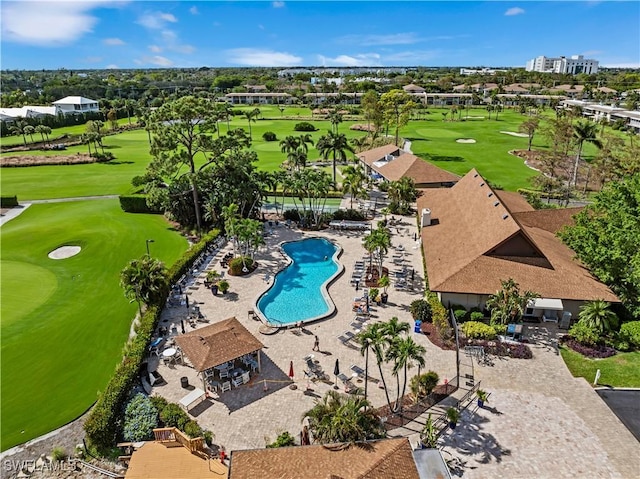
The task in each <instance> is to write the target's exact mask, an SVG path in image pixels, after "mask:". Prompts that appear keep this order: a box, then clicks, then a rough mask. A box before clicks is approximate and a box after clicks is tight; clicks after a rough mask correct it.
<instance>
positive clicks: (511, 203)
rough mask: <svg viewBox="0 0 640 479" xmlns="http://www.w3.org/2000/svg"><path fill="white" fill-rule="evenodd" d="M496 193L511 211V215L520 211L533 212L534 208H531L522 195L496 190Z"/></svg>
mask: <svg viewBox="0 0 640 479" xmlns="http://www.w3.org/2000/svg"><path fill="white" fill-rule="evenodd" d="M494 193H495V194H496V196H497V197H498V199H499V200H500V201H502V203H503V204H504V205H505V206H506V207H507V208H508V209H509V211H511V213H516V212H518V211H533V206H531V205H530V204H529V202H528V201H527V200H526V199H525V197H524V196H522V195H521V194H520V193H514V192H513V191H504V190H495V191H494Z"/></svg>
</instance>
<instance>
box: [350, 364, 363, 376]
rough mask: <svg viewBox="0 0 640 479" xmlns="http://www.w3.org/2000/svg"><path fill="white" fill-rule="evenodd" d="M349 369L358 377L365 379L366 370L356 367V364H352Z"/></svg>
mask: <svg viewBox="0 0 640 479" xmlns="http://www.w3.org/2000/svg"><path fill="white" fill-rule="evenodd" d="M349 369H351V370H352V371H353V372H354V373H356V374H357V375H358V377H361V378H363V377H364V369H362V368H361V367H360V366H356V365H355V364H352V365H351V367H350V368H349Z"/></svg>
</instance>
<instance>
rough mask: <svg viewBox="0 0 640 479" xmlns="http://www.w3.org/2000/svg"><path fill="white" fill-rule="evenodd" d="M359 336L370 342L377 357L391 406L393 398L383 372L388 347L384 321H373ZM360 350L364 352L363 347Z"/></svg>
mask: <svg viewBox="0 0 640 479" xmlns="http://www.w3.org/2000/svg"><path fill="white" fill-rule="evenodd" d="M359 337H360V338H361V339H362V341H363V342H364V341H366V342H367V343H368V345H369V347H370V348H371V350H372V351H373V354H374V355H375V357H376V364H377V366H378V372H379V373H380V380H381V381H382V387H383V389H384V394H385V396H386V398H387V404H389V407H391V399H390V398H389V390H388V389H387V382H386V380H385V378H384V373H383V372H382V363H383V362H384V361H385V357H386V347H387V335H386V332H385V327H384V323H373V324H370V325H368V326H367V327H366V328H365V329H364V330H363V331H362V332H361V333H360V336H359ZM360 344H362V343H360ZM360 351H361V353H362V349H360Z"/></svg>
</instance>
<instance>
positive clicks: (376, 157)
mask: <svg viewBox="0 0 640 479" xmlns="http://www.w3.org/2000/svg"><path fill="white" fill-rule="evenodd" d="M356 156H357V157H358V159H359V160H360V162H361V163H362V166H363V167H364V169H365V173H367V174H368V175H371V174H373V175H374V176H377V177H382V178H384V179H385V180H387V181H398V180H399V179H400V178H405V177H407V178H411V179H412V180H413V182H414V184H415V185H416V187H417V188H440V187H447V186H451V185H453V184H454V183H455V182H456V181H458V179H460V177H459V176H458V175H454V174H453V173H449V172H448V171H445V170H443V169H442V168H438V167H437V166H435V165H432V164H431V163H429V162H428V161H425V160H423V159H422V158H419V157H417V156H416V155H414V154H412V153H407V152H405V151H403V150H401V149H400V148H398V147H397V146H396V145H385V146H381V147H379V148H374V149H372V150H368V151H363V152H362V153H358V154H357V155H356Z"/></svg>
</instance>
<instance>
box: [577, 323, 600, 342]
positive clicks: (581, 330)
mask: <svg viewBox="0 0 640 479" xmlns="http://www.w3.org/2000/svg"><path fill="white" fill-rule="evenodd" d="M569 336H571V337H572V338H573V339H575V340H576V341H578V342H579V343H580V344H583V345H585V346H594V345H596V344H597V343H598V341H599V340H600V335H599V334H598V333H597V332H596V331H595V330H594V329H592V328H590V327H589V326H587V325H586V324H584V323H583V322H581V321H578V322H577V323H576V324H574V325H573V326H571V329H569Z"/></svg>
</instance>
